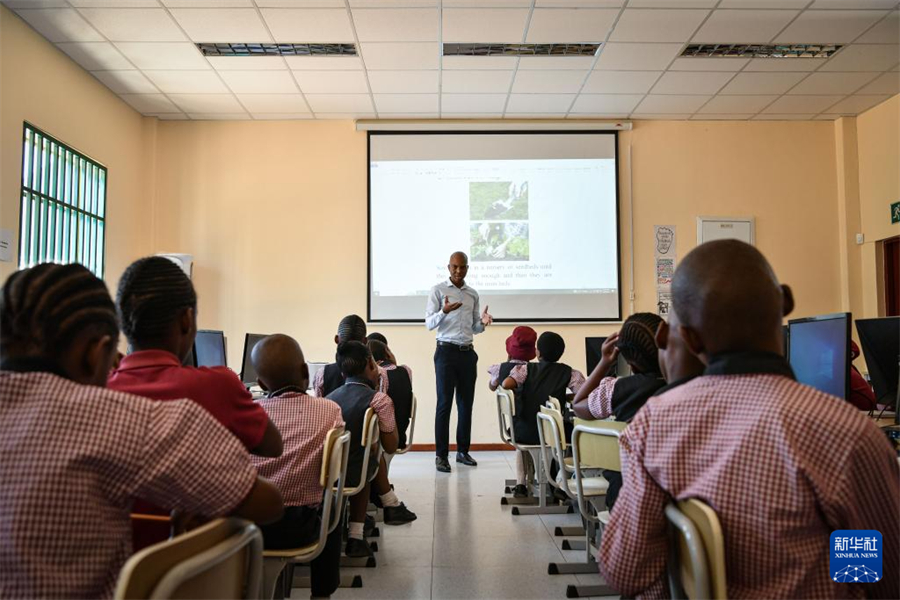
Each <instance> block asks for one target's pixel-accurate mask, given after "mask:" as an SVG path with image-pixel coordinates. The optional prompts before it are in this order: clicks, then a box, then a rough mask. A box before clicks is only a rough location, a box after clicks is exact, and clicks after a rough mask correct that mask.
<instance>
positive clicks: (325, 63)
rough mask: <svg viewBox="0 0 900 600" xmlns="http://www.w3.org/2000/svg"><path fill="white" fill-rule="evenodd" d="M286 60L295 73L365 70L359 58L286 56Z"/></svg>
mask: <svg viewBox="0 0 900 600" xmlns="http://www.w3.org/2000/svg"><path fill="white" fill-rule="evenodd" d="M284 60H285V61H287V65H288V66H289V67H290V68H291V69H294V70H295V71H359V70H360V69H362V68H363V63H362V60H361V59H360V58H359V57H358V56H285V57H284Z"/></svg>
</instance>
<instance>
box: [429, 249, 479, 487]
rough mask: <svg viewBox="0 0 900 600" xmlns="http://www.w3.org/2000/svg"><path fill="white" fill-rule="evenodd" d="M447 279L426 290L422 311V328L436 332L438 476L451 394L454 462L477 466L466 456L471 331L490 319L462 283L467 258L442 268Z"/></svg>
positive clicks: (473, 363)
mask: <svg viewBox="0 0 900 600" xmlns="http://www.w3.org/2000/svg"><path fill="white" fill-rule="evenodd" d="M447 270H448V271H449V272H450V279H448V280H447V281H444V282H442V283H439V284H437V285H436V286H434V287H433V288H431V294H430V295H429V296H428V306H427V307H426V309H425V326H426V327H427V328H428V329H429V331H430V330H432V329H437V349H436V350H435V351H434V372H435V379H436V380H437V412H436V414H435V416H434V441H435V453H436V454H437V457H436V458H435V461H434V464H435V466H436V467H437V470H438V471H440V472H441V473H449V472H450V462H449V461H448V460H447V455H448V453H449V450H450V411H451V410H452V409H453V392H454V390H455V391H456V409H457V411H458V415H457V417H458V418H457V423H456V450H457V452H456V462H458V463H462V464H464V465H468V466H470V467H474V466H476V465H477V464H478V463H476V462H475V459H473V458H472V457H471V456H469V442H470V440H471V437H472V404H474V402H475V378H476V377H477V364H478V354H476V353H475V348H474V347H473V346H472V339H473V338H474V336H475V334H476V333H481V332H482V331H484V328H485V327H486V326H487V325H490V324H491V323H492V322H493V320H494V318H493V317H491V315H490V313H488V307H487V306H485V307H484V312H480V310H479V302H478V292H476V291H475V290H473V289H472V288H470V287H469V286H467V285H466V273H468V271H469V257H468V256H466V255H465V253H464V252H454V253H453V254H452V255H451V256H450V264H448V265H447Z"/></svg>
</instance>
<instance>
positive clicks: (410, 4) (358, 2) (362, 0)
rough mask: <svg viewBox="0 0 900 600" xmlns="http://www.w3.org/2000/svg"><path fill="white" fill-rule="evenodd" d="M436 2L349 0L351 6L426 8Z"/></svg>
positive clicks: (338, 0)
mask: <svg viewBox="0 0 900 600" xmlns="http://www.w3.org/2000/svg"><path fill="white" fill-rule="evenodd" d="M308 1H310V2H314V1H316V0H308ZM335 1H337V2H338V3H340V4H343V3H344V0H335ZM438 4H440V0H350V6H351V7H352V8H428V7H436V6H438Z"/></svg>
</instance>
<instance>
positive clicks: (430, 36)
mask: <svg viewBox="0 0 900 600" xmlns="http://www.w3.org/2000/svg"><path fill="white" fill-rule="evenodd" d="M438 17H439V13H438V11H437V9H436V8H387V9H385V8H357V9H353V23H354V25H356V35H357V36H358V37H359V41H361V42H431V41H435V42H436V41H437V40H438V33H439V31H438V25H439V18H438Z"/></svg>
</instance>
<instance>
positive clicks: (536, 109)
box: [506, 94, 575, 113]
mask: <svg viewBox="0 0 900 600" xmlns="http://www.w3.org/2000/svg"><path fill="white" fill-rule="evenodd" d="M574 99H575V94H510V96H509V103H508V104H507V105H506V112H507V113H540V112H559V113H565V112H567V111H568V110H569V106H571V104H572V100H574Z"/></svg>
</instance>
